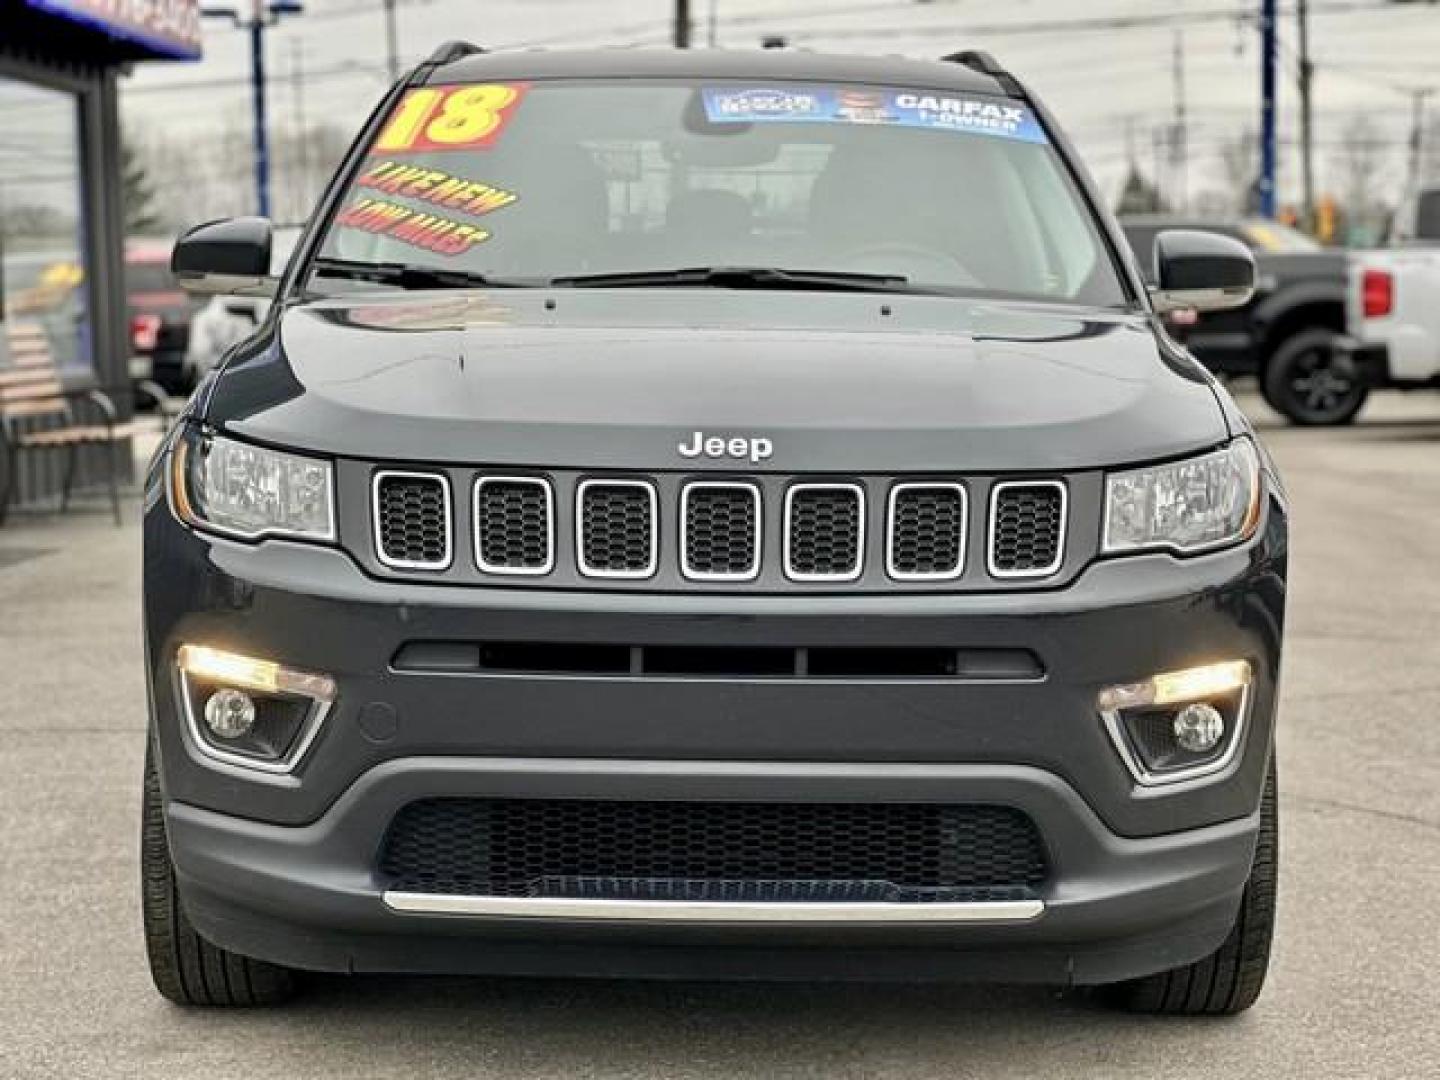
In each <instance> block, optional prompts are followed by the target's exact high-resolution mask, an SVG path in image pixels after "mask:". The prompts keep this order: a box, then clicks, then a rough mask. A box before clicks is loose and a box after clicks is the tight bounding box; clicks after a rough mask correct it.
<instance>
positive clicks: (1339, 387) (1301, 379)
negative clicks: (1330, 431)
mask: <svg viewBox="0 0 1440 1080" xmlns="http://www.w3.org/2000/svg"><path fill="white" fill-rule="evenodd" d="M1339 340H1340V335H1339V334H1337V333H1335V331H1333V330H1326V329H1323V328H1321V327H1314V328H1312V329H1309V330H1301V331H1300V332H1299V333H1298V334H1292V335H1291V336H1290V337H1288V338H1286V339H1285V340H1284V341H1282V342H1281V343H1280V345H1279V347H1278V348H1276V350H1275V352H1274V354H1273V355H1272V356H1271V357H1270V360H1269V361H1268V362H1267V363H1266V365H1265V370H1264V371H1263V372H1262V373H1261V375H1260V394H1261V396H1262V397H1263V398H1264V399H1265V403H1266V404H1267V405H1269V406H1270V407H1271V408H1272V409H1274V410H1275V411H1276V412H1278V413H1280V414H1281V415H1282V416H1284V417H1285V418H1286V419H1287V420H1289V421H1290V422H1291V423H1293V424H1298V425H1300V426H1301V427H1325V426H1332V425H1337V424H1348V423H1350V422H1351V421H1353V420H1354V419H1355V417H1356V415H1357V414H1358V413H1359V412H1360V410H1361V408H1363V407H1364V405H1365V399H1366V398H1367V397H1369V396H1370V390H1369V388H1368V387H1367V386H1366V385H1365V384H1364V383H1363V382H1361V381H1360V378H1359V377H1358V376H1357V375H1356V373H1355V371H1354V370H1353V367H1352V366H1351V365H1349V364H1348V362H1347V361H1345V360H1342V359H1341V357H1340V354H1339V350H1338V348H1337V345H1338V343H1339Z"/></svg>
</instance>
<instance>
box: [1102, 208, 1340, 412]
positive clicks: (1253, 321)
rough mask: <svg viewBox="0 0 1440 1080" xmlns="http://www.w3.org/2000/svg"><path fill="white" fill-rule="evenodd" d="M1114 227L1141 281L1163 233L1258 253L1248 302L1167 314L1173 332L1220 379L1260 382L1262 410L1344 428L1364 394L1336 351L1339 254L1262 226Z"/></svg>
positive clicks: (1125, 221) (1151, 219)
mask: <svg viewBox="0 0 1440 1080" xmlns="http://www.w3.org/2000/svg"><path fill="white" fill-rule="evenodd" d="M1120 224H1121V227H1122V228H1123V229H1124V231H1125V235H1126V237H1127V238H1128V239H1129V241H1130V246H1131V247H1132V248H1133V249H1134V251H1135V257H1136V259H1137V260H1138V261H1139V263H1140V266H1141V269H1142V270H1143V271H1144V272H1145V274H1146V276H1147V277H1149V276H1150V275H1151V274H1152V264H1153V262H1154V259H1153V256H1152V252H1153V249H1154V244H1155V237H1156V236H1157V235H1158V234H1159V233H1161V232H1163V231H1165V230H1166V229H1199V230H1203V231H1207V232H1215V233H1219V234H1221V235H1222V236H1229V237H1232V238H1233V239H1236V240H1240V241H1241V242H1243V243H1244V244H1245V245H1246V246H1247V247H1249V248H1250V250H1251V251H1253V252H1254V253H1255V262H1256V290H1255V297H1254V299H1253V300H1251V301H1250V303H1249V304H1247V305H1245V306H1244V307H1242V308H1237V309H1235V310H1233V311H1221V312H1209V313H1206V314H1204V315H1199V316H1194V315H1189V316H1188V318H1175V317H1174V316H1173V315H1172V316H1171V318H1169V319H1168V320H1167V322H1168V324H1169V327H1170V330H1171V333H1172V334H1174V335H1175V337H1176V338H1177V339H1179V340H1180V341H1182V342H1183V343H1184V344H1185V345H1186V346H1188V347H1189V349H1190V351H1191V352H1193V353H1194V354H1195V356H1196V358H1197V359H1199V360H1200V362H1201V363H1203V364H1204V365H1205V366H1206V367H1208V368H1209V369H1210V370H1212V371H1214V372H1216V373H1217V374H1219V375H1223V376H1226V377H1234V376H1245V375H1254V376H1256V377H1257V379H1258V380H1259V383H1260V393H1261V395H1262V396H1263V397H1264V398H1265V400H1266V402H1267V403H1269V405H1270V406H1271V407H1272V408H1274V409H1275V410H1276V411H1277V412H1279V413H1281V414H1282V415H1283V416H1285V417H1286V418H1287V419H1289V420H1290V421H1291V422H1292V423H1296V424H1304V425H1321V424H1346V423H1349V422H1350V421H1351V420H1353V419H1354V418H1355V416H1356V414H1357V413H1359V411H1360V408H1361V406H1363V405H1364V404H1365V398H1366V395H1367V393H1368V390H1367V387H1366V385H1365V384H1364V381H1363V380H1362V379H1360V378H1358V377H1357V376H1356V373H1355V371H1354V370H1353V368H1352V365H1351V363H1350V360H1349V358H1348V356H1347V355H1346V353H1345V352H1344V350H1341V349H1337V348H1336V345H1337V344H1339V343H1340V341H1341V340H1342V338H1343V335H1344V332H1345V288H1346V256H1345V254H1344V253H1343V252H1340V251H1330V250H1326V249H1325V248H1322V247H1321V246H1320V245H1319V244H1317V243H1316V242H1315V241H1314V240H1312V239H1311V238H1310V237H1308V236H1306V235H1304V234H1303V233H1301V232H1298V231H1296V230H1294V229H1291V228H1289V227H1288V226H1285V225H1281V224H1279V223H1278V222H1274V221H1266V220H1264V219H1260V218H1244V219H1240V220H1238V221H1199V220H1194V219H1191V218H1186V217H1181V216H1177V215H1167V214H1146V215H1137V216H1130V217H1125V218H1122V219H1121V222H1120ZM1177 314H1182V315H1183V314H1186V313H1177Z"/></svg>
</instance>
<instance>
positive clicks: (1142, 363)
mask: <svg viewBox="0 0 1440 1080" xmlns="http://www.w3.org/2000/svg"><path fill="white" fill-rule="evenodd" d="M207 417H208V418H209V419H210V420H211V422H213V423H216V424H217V425H219V426H222V427H225V428H227V429H229V430H232V431H234V432H235V433H237V434H239V435H242V436H245V437H249V438H252V439H256V440H260V441H262V442H267V443H272V444H277V445H282V446H291V447H296V448H303V449H310V450H315V451H321V452H325V453H330V454H335V455H337V456H354V457H360V458H366V459H371V460H396V461H429V462H437V463H438V462H456V463H462V462H463V463H473V464H484V465H487V466H489V465H515V466H531V467H556V468H559V467H579V468H590V467H595V468H607V469H645V470H656V469H667V468H677V469H687V470H688V469H695V468H715V469H724V468H731V469H733V468H736V467H737V462H736V461H735V460H734V459H723V458H722V459H710V458H707V457H705V456H704V455H701V456H699V457H696V458H687V457H685V456H682V455H681V454H680V453H679V452H678V447H679V445H680V444H681V443H687V444H688V443H691V442H693V440H694V433H695V432H702V433H703V434H704V436H706V437H709V436H717V435H718V436H724V437H726V438H727V439H729V438H735V437H743V438H747V439H764V440H768V441H769V443H770V444H771V445H772V446H773V448H774V450H773V456H772V457H770V458H769V460H767V461H765V462H764V463H763V464H762V465H759V466H756V465H753V464H752V463H751V462H749V461H744V462H740V463H738V465H739V466H741V467H744V468H746V469H751V470H753V469H756V468H762V469H765V470H774V471H780V472H800V471H822V472H823V471H836V472H859V471H866V472H878V471H894V472H906V471H927V470H935V471H943V470H957V469H964V470H968V471H983V470H1023V469H1055V468H1062V467H1063V468H1070V469H1074V468H1086V467H1094V466H1106V465H1116V464H1123V463H1127V462H1133V461H1144V460H1149V459H1154V458H1161V457H1166V456H1170V455H1175V454H1182V453H1187V452H1189V451H1192V450H1195V449H1198V448H1201V447H1204V446H1209V445H1213V444H1215V443H1218V442H1220V441H1222V440H1224V439H1225V438H1226V437H1227V427H1226V425H1225V422H1224V419H1223V415H1222V413H1221V411H1220V408H1219V405H1218V402H1217V399H1216V396H1215V394H1214V392H1213V391H1212V389H1211V386H1210V383H1209V381H1208V379H1207V378H1206V377H1205V376H1204V374H1203V372H1201V371H1200V370H1199V369H1198V367H1197V366H1196V365H1194V364H1193V362H1192V361H1189V360H1188V359H1187V358H1186V357H1184V356H1183V355H1175V354H1172V353H1170V352H1167V351H1166V350H1165V349H1163V348H1162V347H1161V345H1160V343H1159V341H1158V339H1157V337H1156V334H1155V332H1154V330H1153V329H1152V327H1151V325H1150V323H1149V322H1148V321H1147V320H1146V319H1145V318H1143V317H1139V316H1134V315H1127V314H1124V313H1119V312H1116V313H1107V312H1094V311H1089V310H1079V309H1073V308H1062V307H1057V306H1048V305H1030V304H1014V303H994V302H983V303H981V302H973V301H968V300H956V299H951V298H941V297H913V296H879V295H874V294H864V295H857V294H853V293H844V294H842V293H802V292H754V291H738V290H734V291H732V290H690V289H683V290H682V289H670V290H583V291H582V290H567V291H559V292H552V291H549V290H523V291H522V290H513V291H503V292H499V291H497V292H493V293H483V294H482V293H475V292H464V293H460V292H449V293H436V292H427V293H424V294H416V293H406V294H395V295H392V294H390V293H388V292H387V293H377V294H374V295H366V296H365V297H363V298H358V299H357V298H354V297H350V298H346V299H344V300H336V299H330V300H321V301H312V302H307V303H304V304H299V305H295V306H291V307H289V308H287V309H286V310H285V311H283V312H282V313H281V314H280V315H279V317H278V318H277V319H276V320H274V321H272V322H271V323H269V324H268V329H267V331H266V333H265V335H263V336H262V337H260V338H258V339H256V341H255V342H253V343H252V344H251V346H250V347H249V348H248V350H247V351H246V352H245V353H244V354H243V355H241V356H240V357H238V358H237V359H236V360H234V361H232V363H231V364H229V365H228V366H227V367H226V369H225V370H224V372H223V373H222V375H221V376H220V377H219V378H218V379H217V380H216V383H215V386H214V389H213V392H212V394H211V397H210V399H209V401H208V403H207Z"/></svg>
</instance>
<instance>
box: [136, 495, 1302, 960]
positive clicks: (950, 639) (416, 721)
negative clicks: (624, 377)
mask: <svg viewBox="0 0 1440 1080" xmlns="http://www.w3.org/2000/svg"><path fill="white" fill-rule="evenodd" d="M1284 568H1285V530H1284V511H1283V507H1282V506H1281V504H1280V503H1279V501H1278V499H1272V503H1271V505H1270V507H1269V508H1268V512H1267V515H1266V524H1265V526H1264V528H1263V529H1262V532H1261V534H1260V535H1259V536H1258V537H1257V538H1256V540H1254V541H1253V542H1252V543H1250V544H1249V545H1247V546H1245V547H1243V548H1240V549H1236V550H1232V551H1229V552H1224V553H1220V554H1215V555H1210V556H1205V557H1202V558H1197V559H1190V560H1183V561H1182V560H1175V559H1172V558H1170V557H1168V556H1159V555H1157V556H1147V557H1142V558H1132V559H1126V560H1121V561H1110V562H1100V563H1096V564H1095V565H1093V566H1091V567H1090V568H1089V569H1088V570H1087V571H1086V572H1085V573H1084V574H1082V575H1081V577H1080V578H1079V579H1078V580H1077V581H1076V582H1075V583H1073V584H1072V585H1071V586H1069V587H1067V588H1065V589H1063V590H1058V591H1055V592H1049V593H1046V592H1038V591H1037V592H1034V593H1007V594H1004V595H993V594H992V595H984V594H972V595H966V596H935V595H927V596H919V595H911V596H896V597H880V596H865V597H836V596H826V597H816V598H806V597H795V596H786V597H764V596H747V597H717V596H687V595H649V594H646V595H641V594H624V595H621V594H613V593H612V594H603V595H602V594H590V593H580V592H576V593H557V592H544V593H541V592H538V591H526V590H524V589H523V588H517V589H472V588H449V587H434V586H426V585H417V584H411V583H401V582H382V581H377V580H374V579H372V578H370V577H368V576H366V575H365V574H364V573H363V572H362V571H361V570H360V569H359V568H358V567H357V566H356V565H355V564H354V563H353V562H352V561H351V560H350V559H349V558H348V557H347V556H346V555H344V554H342V553H340V552H338V551H334V550H331V549H326V548H319V547H307V546H304V545H292V544H284V543H274V542H271V543H265V544H261V545H258V546H247V545H243V544H237V543H232V542H228V541H222V540H216V539H213V538H209V537H204V536H200V535H197V534H195V533H192V532H190V531H189V530H187V529H184V528H183V527H181V526H180V525H178V524H177V523H176V522H175V521H174V519H173V518H172V517H171V516H170V515H169V513H168V510H167V508H166V507H165V505H164V501H163V498H162V499H157V500H154V501H153V502H152V505H151V507H150V510H149V512H148V513H147V519H146V597H147V611H146V633H147V637H146V643H147V653H148V657H149V663H150V688H151V701H152V714H153V733H154V737H155V741H156V746H157V749H158V751H159V759H160V762H161V770H162V786H163V788H164V791H165V795H166V802H167V821H168V826H169V830H170V843H171V849H172V854H173V856H174V859H175V862H176V868H177V876H178V879H179V882H180V886H181V889H182V894H183V896H184V898H185V902H186V906H187V910H188V911H189V913H190V916H191V918H192V920H193V921H194V922H195V924H196V926H197V928H198V929H199V930H200V932H201V933H202V934H204V935H205V936H206V937H208V938H210V939H211V940H213V941H215V942H216V943H218V944H221V945H224V946H226V947H229V948H231V949H233V950H235V951H238V952H241V953H244V954H247V955H254V956H258V957H262V958H266V959H271V960H274V961H277V962H281V963H286V964H289V965H292V966H297V967H307V968H316V969H323V970H339V971H347V970H400V971H492V972H532V973H546V972H550V973H565V972H568V973H588V974H641V975H644V974H672V975H680V974H690V975H705V974H709V975H741V974H750V975H766V976H781V977H783V976H787V975H796V976H802V975H804V976H813V975H821V976H826V977H833V976H838V975H844V974H851V975H862V976H864V977H884V976H888V975H893V976H897V977H898V976H905V977H917V976H924V975H935V976H945V977H950V976H964V977H985V978H1002V979H1005V980H1022V979H1033V980H1039V981H1047V982H1061V983H1067V982H1103V981H1109V980H1112V979H1118V978H1125V977H1130V976H1133V975H1137V974H1142V973H1145V972H1149V971H1156V970H1160V969H1163V968H1167V967H1172V966H1175V965H1177V964H1181V963H1185V962H1188V961H1190V960H1193V959H1196V958H1198V957H1200V956H1202V955H1204V954H1205V953H1207V952H1209V951H1211V950H1213V949H1214V948H1215V947H1216V946H1217V945H1218V944H1219V942H1220V940H1221V939H1222V938H1223V937H1224V935H1225V933H1226V931H1227V930H1228V928H1229V926H1230V924H1231V922H1232V921H1233V917H1234V913H1235V910H1236V906H1237V904H1238V901H1239V896H1240V891H1241V889H1242V888H1243V885H1244V882H1245V880H1246V877H1247V876H1248V873H1249V867H1250V862H1251V858H1252V855H1253V849H1254V839H1255V832H1256V828H1257V825H1258V810H1257V808H1258V806H1259V803H1260V793H1261V788H1262V785H1263V781H1264V776H1265V773H1266V769H1267V767H1268V763H1269V756H1270V752H1271V747H1272V744H1273V714H1274V705H1275V686H1276V678H1277V675H1278V666H1279V655H1280V637H1281V628H1282V623H1283V609H1284ZM487 637H493V638H496V639H501V640H507V641H515V640H521V641H524V640H530V641H567V642H577V643H585V642H610V643H613V642H630V643H642V642H667V643H672V644H694V645H734V646H739V645H747V644H750V645H754V644H765V645H798V644H804V645H809V646H819V645H841V646H844V645H855V646H861V645H867V644H877V643H884V644H887V645H896V644H914V645H926V644H942V643H943V644H944V645H946V646H954V647H960V648H965V647H997V646H998V647H1006V648H1015V649H1027V650H1030V651H1032V652H1033V653H1034V654H1035V655H1037V656H1038V657H1039V658H1040V659H1041V661H1042V663H1043V666H1044V671H1045V675H1044V678H1043V679H1039V680H1023V681H1014V682H1009V681H1003V680H993V681H963V680H961V681H956V680H950V681H942V680H923V679H922V680H874V681H863V680H860V681H857V680H836V679H831V680H813V681H812V680H808V679H793V680H765V679H724V678H707V679H696V678H671V679H666V678H625V677H618V678H617V677H577V676H560V675H548V676H540V675H536V676H494V675H491V676H485V675H474V674H466V675H443V674H413V673H400V672H397V671H395V670H394V669H393V668H392V660H393V658H394V657H395V656H396V654H397V652H398V651H399V650H400V648H401V647H402V646H403V645H405V644H407V643H410V642H415V641H436V640H438V641H454V640H465V639H467V638H468V639H474V638H480V639H484V638H487ZM186 642H190V643H195V642H203V643H206V644H210V645H213V646H216V647H219V648H224V649H231V650H234V651H237V652H242V653H248V654H251V655H259V656H268V657H272V658H276V659H281V660H283V661H284V662H285V663H287V664H291V665H293V666H295V667H298V668H301V669H305V670H310V671H315V672H323V673H325V674H327V675H330V676H332V677H333V678H334V679H335V680H336V682H337V683H338V685H339V687H340V694H339V699H338V701H337V703H336V705H335V707H334V709H333V710H332V711H331V713H330V715H329V716H328V717H327V719H326V721H325V724H324V726H323V728H322V729H321V731H320V733H319V736H318V738H317V739H316V740H315V743H314V745H313V746H312V748H311V749H310V751H309V752H308V754H307V755H306V757H305V758H304V759H303V760H302V761H301V762H300V764H299V767H298V768H297V770H296V772H295V774H294V775H287V776H264V775H260V774H248V773H247V772H246V771H244V770H239V769H236V768H234V767H230V766H225V765H221V764H219V763H216V762H214V761H212V760H210V759H208V758H206V757H205V755H203V754H202V753H201V752H200V751H199V749H198V748H197V747H196V745H195V744H194V742H193V736H192V735H191V734H189V732H188V731H187V730H186V728H185V725H184V724H183V723H181V722H180V719H179V709H178V707H177V698H176V687H177V680H176V678H175V673H174V657H175V651H176V649H177V648H178V647H179V645H180V644H183V643H186ZM1219 658H1243V659H1247V660H1249V661H1250V662H1251V665H1252V668H1253V669H1254V677H1255V683H1254V686H1253V698H1252V701H1251V706H1250V715H1249V717H1248V723H1247V726H1246V728H1245V731H1244V734H1243V739H1244V743H1243V745H1242V747H1241V749H1240V753H1239V754H1238V755H1237V756H1236V759H1235V761H1234V763H1233V765H1232V766H1231V767H1230V768H1228V769H1227V770H1226V771H1225V772H1224V773H1222V774H1220V775H1219V776H1218V777H1216V778H1213V779H1207V781H1206V782H1204V783H1198V784H1194V785H1187V786H1184V787H1183V788H1181V789H1177V790H1173V791H1161V792H1157V791H1153V790H1147V789H1143V788H1141V787H1139V786H1138V785H1136V784H1135V783H1134V781H1133V780H1132V778H1131V777H1130V774H1129V773H1128V772H1127V771H1126V769H1125V767H1124V765H1123V764H1122V762H1121V761H1120V759H1119V757H1118V755H1117V754H1116V752H1115V750H1114V747H1113V746H1112V745H1111V743H1110V741H1109V739H1108V736H1107V734H1106V732H1105V729H1104V725H1103V723H1102V721H1101V719H1100V717H1099V716H1098V715H1097V713H1096V710H1095V700H1096V695H1097V693H1098V691H1099V689H1100V688H1102V687H1104V686H1107V685H1112V684H1117V683H1123V682H1129V681H1134V680H1136V679H1139V678H1143V677H1145V676H1147V675H1149V674H1151V673H1153V672H1157V671H1165V670H1172V669H1176V668H1181V667H1186V666H1191V665H1195V664H1200V663H1206V662H1210V661H1213V660H1215V659H1219ZM377 717H383V719H384V723H380V724H377V723H375V722H374V721H375V720H376V718H377ZM436 796H475V797H485V798H561V799H586V798H590V799H622V800H716V801H725V800H733V801H754V802H764V801H772V800H773V801H792V802H794V801H812V802H955V801H963V802H984V803H996V804H1003V805H1008V806H1013V807H1016V808H1018V809H1020V810H1023V811H1024V812H1025V813H1027V814H1028V815H1029V816H1030V817H1031V818H1032V819H1033V820H1034V822H1035V823H1036V825H1037V827H1038V828H1039V831H1040V833H1041V835H1042V837H1043V838H1044V841H1045V844H1046V847H1047V849H1048V854H1049V858H1050V863H1051V875H1050V877H1049V879H1048V881H1047V883H1046V885H1045V886H1044V888H1043V891H1042V895H1041V898H1040V899H1041V902H1042V903H1043V911H1041V912H1034V911H1032V912H1029V913H1026V914H1021V913H1018V912H1017V913H1014V917H1003V918H1002V917H995V918H988V917H987V918H978V919H971V918H964V917H962V915H961V913H959V912H956V913H955V918H952V919H936V920H933V921H928V922H917V921H916V920H914V919H908V918H907V919H905V920H903V921H902V920H897V919H893V918H891V917H890V914H889V913H887V912H884V911H873V912H867V913H865V914H864V915H862V916H858V917H857V916H851V917H847V918H846V919H845V922H844V925H838V926H837V925H834V924H833V923H831V922H829V921H828V920H827V921H823V922H822V921H813V920H806V919H796V918H788V919H782V918H780V917H779V915H778V913H777V917H776V918H774V919H772V918H770V917H769V913H765V914H766V917H765V918H763V919H760V920H759V921H755V920H749V919H744V918H741V917H739V916H738V915H735V913H731V916H732V917H725V916H724V915H723V913H722V914H721V915H720V916H717V917H716V918H699V917H696V918H690V919H682V920H681V922H680V923H678V924H677V923H676V922H674V921H673V920H671V919H670V918H669V917H660V916H659V915H658V914H657V915H656V917H645V915H644V913H643V912H641V913H639V914H638V915H637V916H635V917H627V918H613V919H612V918H594V917H589V916H588V915H586V914H584V913H582V912H578V911H575V910H570V911H551V912H550V913H549V914H550V917H546V918H543V919H535V918H528V917H526V916H525V915H524V914H521V913H518V912H509V913H504V914H479V913H477V912H476V911H466V912H463V913H460V914H453V913H452V914H444V913H440V912H438V911H415V910H406V909H405V904H404V903H403V902H397V898H396V897H394V896H392V897H391V898H390V902H389V903H387V901H386V896H385V894H386V891H387V888H388V884H387V882H386V881H385V880H384V878H383V877H382V875H381V874H380V873H379V872H378V870H377V856H378V851H379V848H380V845H381V843H382V840H383V837H384V835H385V831H386V828H387V826H388V824H389V822H390V821H391V820H392V818H393V817H394V815H395V814H396V813H397V812H398V811H399V810H400V809H401V808H402V807H403V806H405V805H406V804H408V803H410V802H412V801H414V800H417V799H422V798H428V797H436ZM693 914H697V915H698V913H693ZM982 914H983V913H982ZM836 945H843V946H844V948H843V949H836V948H835V946H836Z"/></svg>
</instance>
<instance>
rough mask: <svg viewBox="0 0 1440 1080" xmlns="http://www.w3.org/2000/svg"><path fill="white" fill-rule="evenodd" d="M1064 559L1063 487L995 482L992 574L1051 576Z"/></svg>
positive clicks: (1051, 482) (1054, 483)
mask: <svg viewBox="0 0 1440 1080" xmlns="http://www.w3.org/2000/svg"><path fill="white" fill-rule="evenodd" d="M1064 558H1065V485H1064V484H1061V483H1060V482H1059V481H1055V480H1043V481H1016V482H1010V483H1003V484H996V485H995V486H994V487H993V488H992V489H991V492H990V573H991V574H993V575H994V576H995V577H1047V576H1048V575H1050V574H1053V573H1055V571H1057V570H1059V569H1060V564H1061V562H1063V561H1064Z"/></svg>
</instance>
